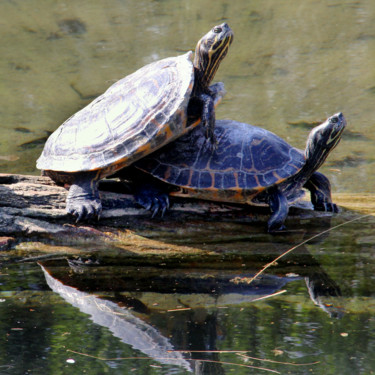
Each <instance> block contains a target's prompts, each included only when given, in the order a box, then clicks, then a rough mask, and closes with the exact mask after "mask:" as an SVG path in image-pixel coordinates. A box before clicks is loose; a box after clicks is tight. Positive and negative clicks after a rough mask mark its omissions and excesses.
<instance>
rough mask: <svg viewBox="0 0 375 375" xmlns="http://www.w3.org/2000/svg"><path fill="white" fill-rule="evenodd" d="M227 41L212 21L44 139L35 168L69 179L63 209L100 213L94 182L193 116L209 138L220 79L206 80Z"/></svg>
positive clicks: (225, 31) (182, 128) (229, 36)
mask: <svg viewBox="0 0 375 375" xmlns="http://www.w3.org/2000/svg"><path fill="white" fill-rule="evenodd" d="M232 40H233V32H232V30H231V28H230V27H229V26H228V25H227V24H226V23H223V24H221V25H218V26H215V27H214V28H213V29H212V30H211V31H209V32H208V33H207V34H206V35H205V36H203V37H202V39H200V40H199V42H198V44H197V46H196V50H195V58H194V62H192V61H191V60H192V52H191V51H190V52H188V53H186V54H184V55H181V56H177V57H171V58H166V59H163V60H160V61H156V62H154V63H151V64H149V65H146V66H144V67H143V68H141V69H139V70H138V71H136V72H135V73H133V74H131V75H129V76H127V77H125V78H123V79H121V80H120V81H118V82H116V83H115V84H113V85H112V86H111V87H110V88H109V89H108V90H107V91H106V92H105V93H104V94H102V95H101V96H99V97H98V98H96V99H95V100H94V101H93V102H91V103H90V104H89V105H88V106H86V107H85V108H83V109H82V110H80V111H79V112H77V113H76V114H74V115H73V116H72V117H70V118H69V119H68V120H66V121H65V122H64V123H63V124H62V125H61V126H60V127H59V128H58V129H57V130H56V131H55V132H54V133H53V134H52V135H51V136H50V137H49V139H48V140H47V142H46V144H45V147H44V150H43V152H42V155H41V156H40V157H39V159H38V161H37V168H39V169H42V170H43V171H44V172H43V173H44V174H46V175H48V176H49V177H51V178H52V179H53V180H55V181H56V182H57V183H60V184H68V185H71V186H70V190H69V194H68V197H67V201H66V208H67V211H68V212H69V213H71V214H73V215H74V216H75V217H76V218H77V221H79V220H84V219H90V218H93V217H99V216H100V213H101V210H102V205H101V201H100V196H99V192H98V188H97V185H98V181H99V180H100V179H102V178H104V177H106V176H109V175H111V174H113V173H114V172H116V171H118V170H120V169H122V168H124V167H125V166H128V165H130V164H131V163H133V162H134V161H136V160H138V159H140V158H141V157H143V156H145V155H148V154H149V153H151V152H152V151H155V150H157V149H158V148H160V147H162V146H164V145H165V144H167V143H168V142H170V141H172V140H174V139H176V138H177V137H179V136H181V135H182V134H184V133H186V132H187V131H188V130H190V129H192V128H193V127H194V126H196V125H197V124H199V119H201V121H202V122H203V124H204V126H205V127H206V134H207V137H208V138H210V140H211V142H212V143H213V144H214V143H215V139H214V132H213V129H214V125H215V112H214V107H215V104H217V102H218V101H219V100H220V99H221V97H222V95H223V94H224V88H223V84H222V83H218V84H216V85H212V86H209V85H210V83H211V81H212V79H213V77H214V75H215V73H216V71H217V69H218V67H219V65H220V62H221V61H222V59H223V58H224V57H225V56H226V54H227V52H228V48H229V46H230V44H231V42H232Z"/></svg>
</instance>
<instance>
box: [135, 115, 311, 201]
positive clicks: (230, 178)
mask: <svg viewBox="0 0 375 375" xmlns="http://www.w3.org/2000/svg"><path fill="white" fill-rule="evenodd" d="M215 135H216V137H217V140H218V144H217V147H216V149H213V148H212V147H211V145H210V144H209V143H208V142H207V141H206V139H205V136H204V129H202V127H200V126H199V127H197V128H195V129H194V130H193V131H192V132H190V133H189V135H188V137H186V136H184V137H181V138H180V139H178V140H177V141H175V142H173V143H171V144H169V145H167V146H166V147H164V148H163V149H161V150H159V151H157V152H156V153H153V154H151V155H150V156H148V157H146V158H144V159H142V160H140V161H138V162H137V163H136V167H137V168H139V169H141V170H143V171H145V172H147V173H150V174H151V175H152V176H154V177H156V178H158V179H160V180H162V181H164V182H167V183H168V184H172V185H175V186H178V187H181V188H184V189H187V190H188V193H189V195H191V196H196V197H200V198H207V199H210V200H212V199H214V200H224V201H228V200H233V201H236V202H247V203H250V202H249V201H251V199H252V197H254V196H256V195H257V194H259V193H260V192H261V191H264V190H265V189H266V188H267V187H270V186H272V185H277V184H280V183H282V182H283V181H285V180H287V179H288V178H290V177H291V176H293V175H295V174H296V173H297V172H298V171H300V170H301V168H302V167H303V166H304V164H305V157H304V154H303V152H302V151H300V150H298V149H296V148H294V147H292V146H291V145H289V144H288V143H287V142H286V141H284V140H283V139H282V138H280V137H278V136H277V135H275V134H274V133H272V132H270V131H267V130H265V129H262V128H259V127H256V126H252V125H249V124H244V123H240V122H236V121H232V120H218V121H216V127H215ZM228 198H232V199H228Z"/></svg>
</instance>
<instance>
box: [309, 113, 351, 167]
mask: <svg viewBox="0 0 375 375" xmlns="http://www.w3.org/2000/svg"><path fill="white" fill-rule="evenodd" d="M345 126H346V120H345V117H344V115H343V114H342V113H341V112H339V113H336V114H335V115H333V116H331V117H329V118H328V119H327V120H326V121H325V122H324V123H323V124H321V125H319V126H317V127H315V128H314V129H313V130H311V132H310V135H309V138H308V140H307V145H306V150H305V156H306V163H310V162H311V163H313V165H314V168H315V169H318V168H319V167H320V166H321V165H322V164H323V163H324V161H325V160H326V158H327V156H328V154H329V152H330V151H332V150H333V149H334V148H335V147H336V146H337V144H338V143H339V142H340V139H341V135H342V132H343V130H344V129H345Z"/></svg>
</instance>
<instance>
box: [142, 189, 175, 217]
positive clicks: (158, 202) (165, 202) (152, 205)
mask: <svg viewBox="0 0 375 375" xmlns="http://www.w3.org/2000/svg"><path fill="white" fill-rule="evenodd" d="M135 200H136V202H137V203H138V204H139V205H140V206H142V207H143V208H145V209H146V210H148V211H151V213H152V215H151V217H152V218H154V217H155V216H156V215H158V214H159V213H160V216H161V217H163V216H164V214H165V212H166V211H167V209H169V197H168V194H165V193H163V192H162V191H160V190H159V189H158V188H156V187H154V186H143V187H142V188H141V189H140V190H139V192H138V193H136V194H135Z"/></svg>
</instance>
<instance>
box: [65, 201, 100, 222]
mask: <svg viewBox="0 0 375 375" xmlns="http://www.w3.org/2000/svg"><path fill="white" fill-rule="evenodd" d="M66 210H67V212H68V213H69V214H71V215H73V216H74V217H75V219H76V223H79V222H82V221H89V220H92V219H97V220H99V218H100V214H101V212H102V204H101V202H100V201H98V200H94V201H84V202H78V201H73V202H68V204H67V208H66Z"/></svg>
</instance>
